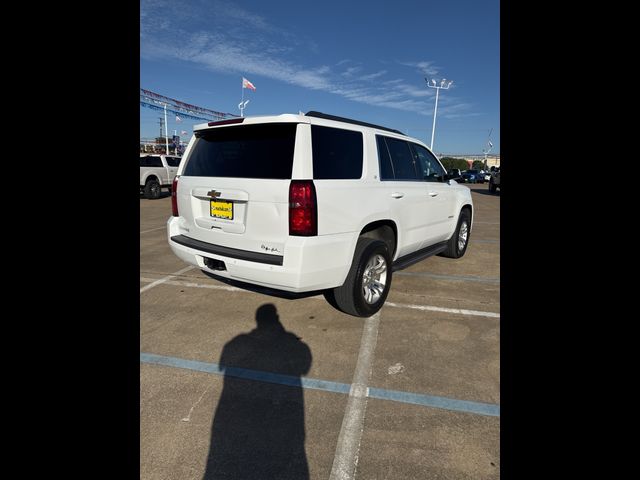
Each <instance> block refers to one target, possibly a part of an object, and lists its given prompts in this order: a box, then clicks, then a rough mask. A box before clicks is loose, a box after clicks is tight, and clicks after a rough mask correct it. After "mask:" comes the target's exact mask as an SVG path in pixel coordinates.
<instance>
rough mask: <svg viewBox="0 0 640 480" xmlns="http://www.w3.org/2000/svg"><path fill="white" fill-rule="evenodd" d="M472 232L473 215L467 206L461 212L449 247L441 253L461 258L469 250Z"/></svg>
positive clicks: (448, 244) (448, 243) (445, 255)
mask: <svg viewBox="0 0 640 480" xmlns="http://www.w3.org/2000/svg"><path fill="white" fill-rule="evenodd" d="M470 233H471V215H470V214H469V210H467V209H466V208H465V209H464V210H462V211H461V212H460V218H458V226H457V227H456V231H455V232H454V233H453V235H452V236H451V238H450V239H449V241H448V242H447V248H446V250H445V251H444V252H442V253H441V254H440V255H441V256H443V257H449V258H460V257H462V256H463V255H464V252H466V251H467V245H469V234H470Z"/></svg>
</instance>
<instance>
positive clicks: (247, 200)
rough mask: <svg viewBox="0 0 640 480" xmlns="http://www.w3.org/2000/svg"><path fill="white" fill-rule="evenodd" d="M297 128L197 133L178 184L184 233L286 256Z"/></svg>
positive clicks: (280, 125)
mask: <svg viewBox="0 0 640 480" xmlns="http://www.w3.org/2000/svg"><path fill="white" fill-rule="evenodd" d="M297 127H298V125H297V124H296V123H264V124H249V125H233V126H224V127H214V128H211V129H208V130H201V131H197V132H196V133H195V137H196V138H195V139H194V140H193V142H194V143H193V144H192V145H190V148H189V151H188V154H187V157H186V158H185V159H184V162H185V165H184V167H182V174H181V176H180V178H179V181H178V189H177V198H178V208H179V213H180V217H182V218H181V223H180V229H181V231H183V232H184V233H183V234H184V235H185V236H187V237H190V238H193V239H196V240H200V241H203V242H206V243H209V244H213V245H220V246H226V247H230V248H236V249H240V250H245V251H252V252H260V253H267V254H273V255H283V254H284V244H285V241H286V239H287V237H288V235H289V184H290V183H291V174H292V169H293V162H294V153H295V140H296V129H297Z"/></svg>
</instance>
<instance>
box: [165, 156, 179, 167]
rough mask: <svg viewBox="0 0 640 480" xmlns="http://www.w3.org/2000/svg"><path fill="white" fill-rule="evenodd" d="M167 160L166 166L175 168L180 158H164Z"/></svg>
mask: <svg viewBox="0 0 640 480" xmlns="http://www.w3.org/2000/svg"><path fill="white" fill-rule="evenodd" d="M165 158H166V160H167V164H168V165H169V166H170V167H177V166H179V165H180V158H179V157H165Z"/></svg>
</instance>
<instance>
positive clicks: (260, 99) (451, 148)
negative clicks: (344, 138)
mask: <svg viewBox="0 0 640 480" xmlns="http://www.w3.org/2000/svg"><path fill="white" fill-rule="evenodd" d="M499 30H500V22H499V1H498V0H477V1H472V0H467V1H462V0H445V1H439V2H434V1H427V0H423V1H408V0H407V1H402V0H396V1H375V0H371V1H362V0H357V1H349V0H342V1H334V0H323V1H313V2H311V1H303V0H297V1H290V0H272V1H250V0H246V1H245V0H235V1H229V0H192V1H180V0H172V1H165V0H141V2H140V86H141V88H144V89H148V90H151V91H154V92H156V93H159V94H161V95H165V96H168V97H172V98H175V99H177V100H180V101H183V102H186V103H190V104H193V105H197V106H200V107H205V108H209V109H212V110H216V111H221V112H228V113H232V114H235V115H239V113H240V112H239V110H238V103H239V102H240V99H241V95H242V88H241V87H242V77H243V76H244V77H246V78H247V79H249V80H250V81H251V82H252V83H253V84H254V85H255V87H256V91H251V90H249V89H245V90H244V93H245V97H244V98H245V100H246V99H249V100H250V102H249V104H248V105H247V108H246V110H245V116H252V115H272V114H280V113H298V111H303V112H307V111H309V110H318V111H321V112H325V113H330V114H333V115H340V116H344V117H349V118H355V119H358V120H363V121H366V122H371V123H376V124H380V125H384V126H387V127H390V128H395V129H398V130H401V131H402V132H404V133H406V134H408V135H410V136H412V137H415V138H417V139H419V140H422V141H423V142H425V143H426V144H427V145H429V144H430V142H431V127H432V122H433V110H434V103H435V89H432V88H427V87H426V84H425V80H424V77H425V76H427V77H429V78H436V79H437V80H440V79H441V78H443V77H444V78H446V79H451V80H453V84H452V86H451V88H450V89H449V90H441V91H440V98H439V100H438V113H437V117H436V132H435V140H434V148H433V149H434V151H435V152H438V153H449V154H456V153H457V154H465V153H468V154H471V153H478V154H479V153H482V150H483V148H486V145H487V137H488V135H489V131H490V130H492V133H491V143H493V149H492V150H491V153H500V34H499ZM160 115H161V112H156V111H153V110H149V109H147V108H143V107H140V136H141V137H155V136H157V135H159V133H160V125H159V123H158V117H159V116H160ZM197 123H202V122H200V121H192V120H187V119H183V121H182V122H181V123H177V122H176V120H175V116H169V120H168V128H169V130H170V135H172V134H173V130H175V129H177V130H178V133H180V131H181V130H186V131H188V132H189V136H190V135H191V132H192V127H193V125H194V124H197Z"/></svg>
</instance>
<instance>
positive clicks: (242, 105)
mask: <svg viewBox="0 0 640 480" xmlns="http://www.w3.org/2000/svg"><path fill="white" fill-rule="evenodd" d="M240 105H241V106H240V116H241V117H244V78H243V79H242V100H240Z"/></svg>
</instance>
